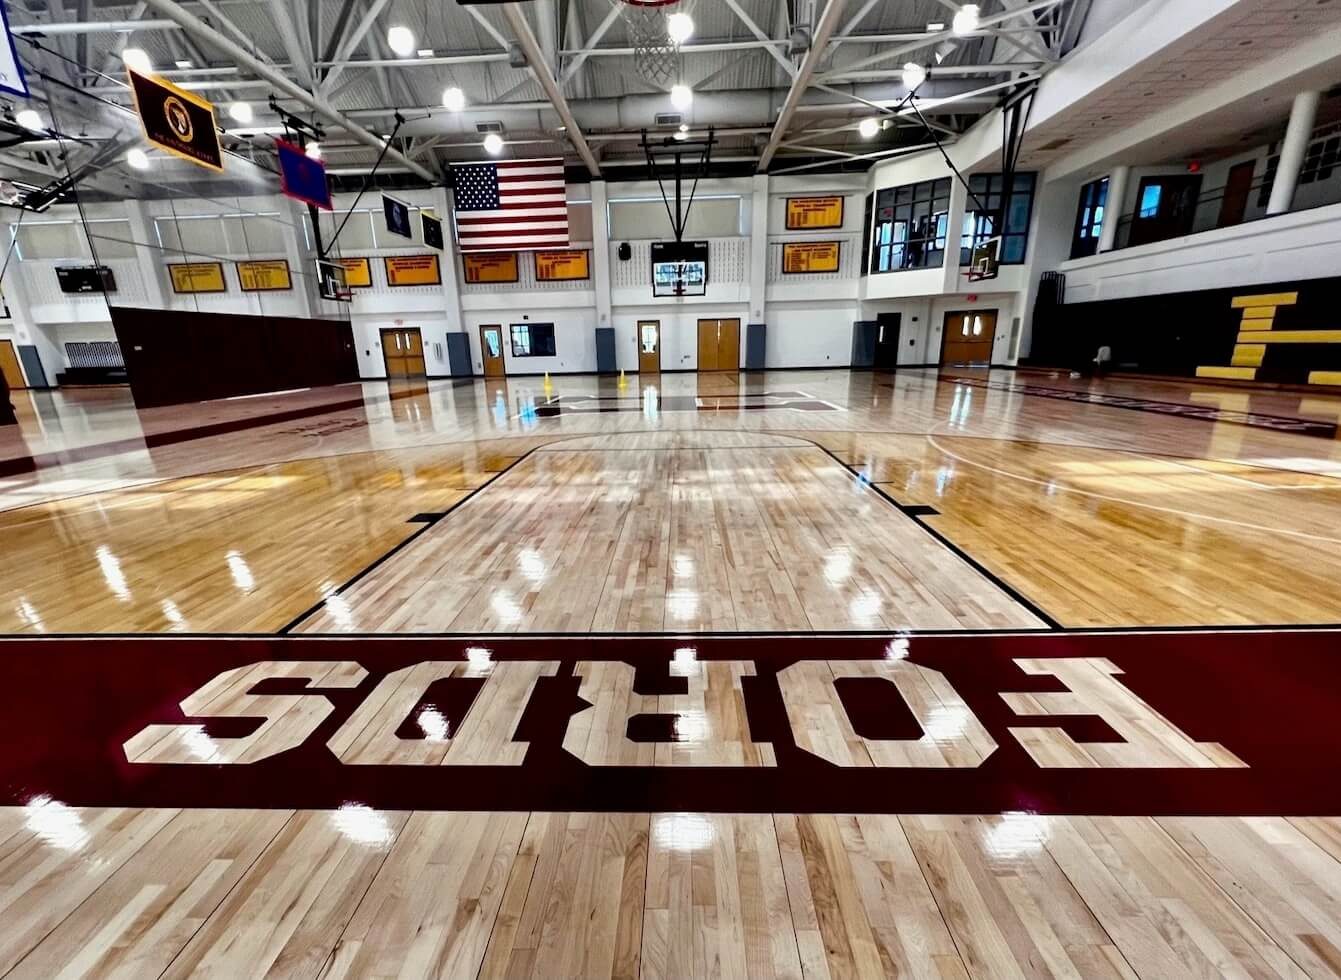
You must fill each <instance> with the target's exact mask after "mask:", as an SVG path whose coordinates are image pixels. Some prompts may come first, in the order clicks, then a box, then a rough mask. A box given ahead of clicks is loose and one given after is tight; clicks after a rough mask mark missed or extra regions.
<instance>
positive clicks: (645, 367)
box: [638, 320, 661, 374]
mask: <svg viewBox="0 0 1341 980" xmlns="http://www.w3.org/2000/svg"><path fill="white" fill-rule="evenodd" d="M660 371H661V321H660V320H639V321H638V373H639V374H658V373H659V372H660Z"/></svg>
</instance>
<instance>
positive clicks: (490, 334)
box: [480, 324, 508, 378]
mask: <svg viewBox="0 0 1341 980" xmlns="http://www.w3.org/2000/svg"><path fill="white" fill-rule="evenodd" d="M480 351H481V356H482V357H483V358H484V376H485V377H486V378H501V377H503V376H504V375H505V374H507V373H508V372H507V365H506V364H505V363H504V361H503V328H502V327H501V326H499V325H497V324H488V325H486V326H483V327H480Z"/></svg>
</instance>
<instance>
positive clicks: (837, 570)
mask: <svg viewBox="0 0 1341 980" xmlns="http://www.w3.org/2000/svg"><path fill="white" fill-rule="evenodd" d="M851 574H852V552H850V551H848V550H847V549H846V548H843V549H841V550H839V551H835V552H833V553H832V554H831V555H829V557H828V558H826V559H824V578H825V581H827V582H828V583H829V584H830V585H841V584H842V583H843V582H846V581H847V579H848V577H849V576H850V575H851Z"/></svg>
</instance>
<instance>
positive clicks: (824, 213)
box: [787, 194, 843, 231]
mask: <svg viewBox="0 0 1341 980" xmlns="http://www.w3.org/2000/svg"><path fill="white" fill-rule="evenodd" d="M841 227H843V198H842V197H841V196H840V195H837V194H835V195H832V196H829V197H789V198H787V230H788V231H804V230H811V231H813V230H815V229H817V228H841Z"/></svg>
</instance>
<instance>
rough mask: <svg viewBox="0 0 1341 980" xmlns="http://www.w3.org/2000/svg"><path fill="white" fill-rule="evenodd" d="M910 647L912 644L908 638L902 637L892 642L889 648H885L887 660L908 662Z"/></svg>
mask: <svg viewBox="0 0 1341 980" xmlns="http://www.w3.org/2000/svg"><path fill="white" fill-rule="evenodd" d="M909 646H910V643H909V641H908V637H906V636H900V637H898V638H897V639H893V640H890V641H889V646H887V647H885V659H886V660H907V659H908V647H909Z"/></svg>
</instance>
